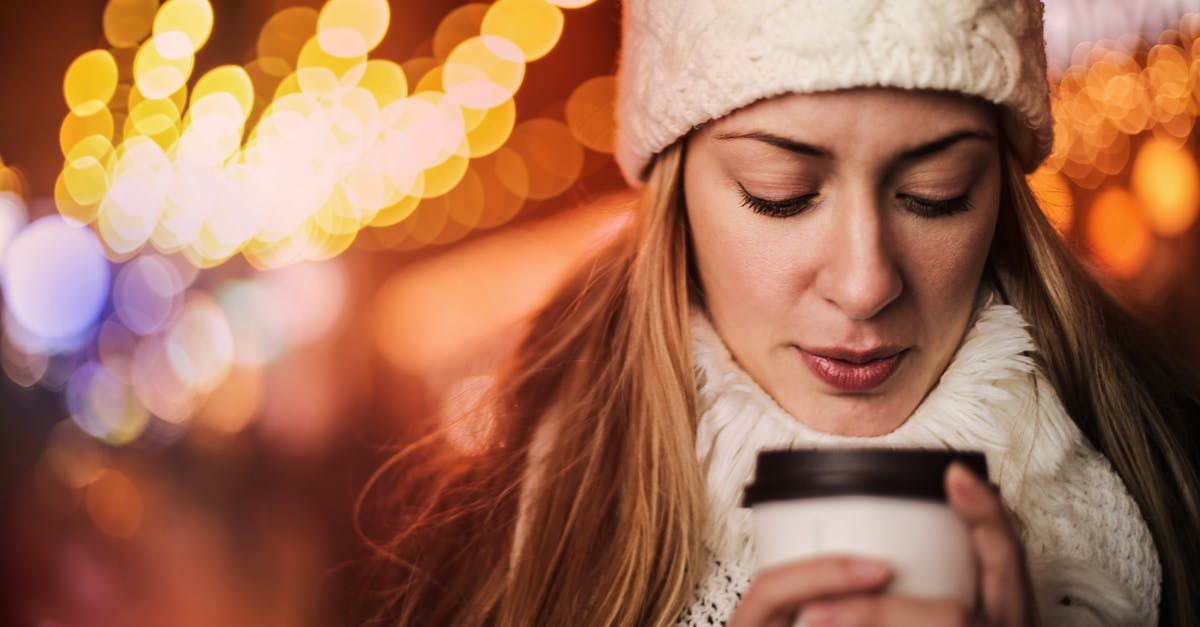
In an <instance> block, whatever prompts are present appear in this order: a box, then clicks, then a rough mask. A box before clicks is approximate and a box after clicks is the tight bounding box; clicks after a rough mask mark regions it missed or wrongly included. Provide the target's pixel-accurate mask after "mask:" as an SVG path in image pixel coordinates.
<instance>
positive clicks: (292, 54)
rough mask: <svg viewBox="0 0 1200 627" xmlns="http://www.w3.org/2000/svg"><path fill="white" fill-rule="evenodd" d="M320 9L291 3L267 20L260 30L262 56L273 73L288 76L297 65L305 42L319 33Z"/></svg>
mask: <svg viewBox="0 0 1200 627" xmlns="http://www.w3.org/2000/svg"><path fill="white" fill-rule="evenodd" d="M318 18H319V14H318V13H317V10H316V9H312V8H309V7H289V8H287V9H284V10H282V11H280V12H278V13H276V14H275V15H273V16H271V19H269V20H267V23H266V25H264V26H263V28H262V30H261V31H260V32H259V34H258V47H257V51H258V58H259V59H260V60H262V61H263V62H264V63H265V64H266V65H265V67H266V68H268V69H269V70H270V71H271V73H272V74H274V75H276V76H284V75H286V74H287V73H288V72H291V71H292V70H294V69H295V68H296V60H297V59H298V58H299V57H300V50H301V49H302V48H303V47H304V44H305V43H307V42H308V40H309V39H312V37H313V36H314V35H316V34H317V20H318Z"/></svg>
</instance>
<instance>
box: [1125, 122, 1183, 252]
mask: <svg viewBox="0 0 1200 627" xmlns="http://www.w3.org/2000/svg"><path fill="white" fill-rule="evenodd" d="M1130 185H1131V187H1132V189H1133V193H1134V194H1136V195H1137V197H1138V198H1139V199H1140V200H1141V207H1142V209H1143V210H1144V211H1145V214H1146V220H1147V222H1148V223H1149V224H1150V228H1152V229H1153V230H1154V232H1155V233H1157V234H1158V235H1161V236H1163V237H1175V236H1178V235H1180V234H1182V233H1183V232H1184V231H1187V230H1188V229H1189V228H1191V226H1192V224H1194V223H1195V222H1196V214H1197V212H1198V211H1200V171H1198V170H1197V168H1196V157H1195V155H1193V154H1192V153H1191V151H1189V150H1186V149H1184V148H1182V147H1179V146H1176V145H1174V144H1171V143H1168V142H1165V141H1162V140H1160V139H1156V138H1151V139H1149V140H1147V141H1146V143H1145V144H1143V145H1142V147H1141V148H1140V149H1139V150H1138V154H1137V158H1136V159H1135V160H1134V163H1133V171H1132V172H1131V174H1130Z"/></svg>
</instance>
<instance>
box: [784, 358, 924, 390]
mask: <svg viewBox="0 0 1200 627" xmlns="http://www.w3.org/2000/svg"><path fill="white" fill-rule="evenodd" d="M797 350H798V351H799V352H800V358H801V359H802V360H804V363H805V364H806V365H807V366H808V368H809V370H812V371H813V374H815V375H817V378H819V379H821V380H822V381H824V382H825V383H826V384H827V385H828V386H829V387H832V388H835V389H837V390H841V391H843V392H869V391H871V390H873V389H875V388H877V387H879V386H881V385H883V382H884V381H887V380H888V379H889V378H890V377H891V376H892V375H893V374H894V373H895V372H896V369H897V368H899V367H900V362H902V361H903V360H904V357H905V356H906V355H908V349H903V350H897V351H895V352H891V354H888V355H886V356H883V357H876V358H871V357H863V358H859V357H852V358H850V359H844V358H838V357H831V356H828V355H823V354H818V353H813V352H809V351H806V350H804V349H802V348H797ZM823 352H825V351H823ZM829 352H833V351H829ZM885 352H887V351H885ZM876 353H877V354H878V351H877V352H876ZM846 357H849V355H846Z"/></svg>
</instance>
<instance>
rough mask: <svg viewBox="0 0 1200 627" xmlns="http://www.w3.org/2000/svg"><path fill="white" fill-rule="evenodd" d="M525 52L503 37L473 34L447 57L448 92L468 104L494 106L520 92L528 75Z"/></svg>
mask: <svg viewBox="0 0 1200 627" xmlns="http://www.w3.org/2000/svg"><path fill="white" fill-rule="evenodd" d="M524 56H525V55H524V53H522V52H521V50H520V48H518V47H517V46H516V44H513V43H512V42H510V41H508V40H506V39H502V38H499V37H473V38H471V39H468V40H466V41H464V42H463V43H462V44H460V45H459V46H458V47H457V48H455V49H454V51H453V52H451V53H450V56H449V57H448V58H447V59H446V66H445V70H444V71H443V74H442V82H443V84H444V85H445V87H446V93H447V95H450V96H451V97H452V98H454V100H455V101H456V102H458V103H460V104H462V105H463V106H465V107H470V108H472V109H491V108H492V107H495V106H498V105H500V104H501V103H503V102H504V101H505V100H508V99H509V98H511V97H512V96H513V94H514V93H516V91H517V88H518V87H520V86H521V81H522V80H524V78H525V62H524Z"/></svg>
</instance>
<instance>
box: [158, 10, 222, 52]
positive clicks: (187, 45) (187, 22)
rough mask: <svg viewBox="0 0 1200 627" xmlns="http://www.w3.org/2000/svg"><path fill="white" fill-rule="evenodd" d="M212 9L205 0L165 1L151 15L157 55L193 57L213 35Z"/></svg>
mask: <svg viewBox="0 0 1200 627" xmlns="http://www.w3.org/2000/svg"><path fill="white" fill-rule="evenodd" d="M212 27H213V10H212V6H211V5H210V4H209V3H208V0H168V2H167V3H166V4H164V5H162V7H160V8H159V10H158V15H156V16H155V18H154V29H153V32H154V37H153V38H152V39H151V40H150V41H151V42H154V43H155V47H156V49H157V51H158V54H160V55H162V57H163V58H164V59H171V60H180V59H183V58H185V57H190V56H194V55H195V54H196V52H197V51H199V50H200V49H201V48H203V47H204V44H205V43H206V42H207V41H208V37H209V35H211V34H212Z"/></svg>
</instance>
